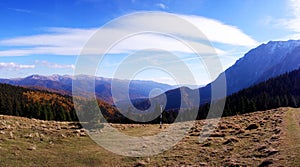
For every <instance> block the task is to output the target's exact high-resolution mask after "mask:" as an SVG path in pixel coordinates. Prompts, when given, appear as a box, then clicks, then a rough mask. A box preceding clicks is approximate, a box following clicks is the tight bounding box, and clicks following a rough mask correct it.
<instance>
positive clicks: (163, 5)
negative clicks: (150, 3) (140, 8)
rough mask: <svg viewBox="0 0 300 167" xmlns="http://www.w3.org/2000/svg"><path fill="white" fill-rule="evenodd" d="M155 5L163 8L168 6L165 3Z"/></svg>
mask: <svg viewBox="0 0 300 167" xmlns="http://www.w3.org/2000/svg"><path fill="white" fill-rule="evenodd" d="M155 5H156V6H158V7H159V8H161V9H167V6H166V5H165V4H163V3H157V4H155Z"/></svg>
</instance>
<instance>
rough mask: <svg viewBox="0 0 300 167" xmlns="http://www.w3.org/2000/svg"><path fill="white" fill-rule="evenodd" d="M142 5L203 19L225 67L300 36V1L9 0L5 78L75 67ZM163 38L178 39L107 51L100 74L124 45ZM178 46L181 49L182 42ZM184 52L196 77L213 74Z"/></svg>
mask: <svg viewBox="0 0 300 167" xmlns="http://www.w3.org/2000/svg"><path fill="white" fill-rule="evenodd" d="M139 11H162V12H168V13H172V14H176V15H178V16H179V17H181V18H184V19H186V20H187V21H189V22H191V23H192V24H195V25H196V27H198V28H199V29H200V30H201V31H202V32H203V33H204V34H205V35H206V36H207V38H208V39H209V40H210V41H211V42H212V45H213V46H214V47H215V48H216V50H217V53H218V54H219V56H220V60H221V62H222V64H223V68H224V69H226V68H228V67H229V66H231V65H232V64H233V63H234V62H235V61H236V60H237V59H238V58H240V57H242V56H243V55H244V54H245V53H246V52H247V51H248V50H249V49H251V48H253V47H256V46H257V45H259V44H261V43H266V42H268V41H270V40H289V39H300V1H299V0H287V1H282V0H264V1H261V0H244V1H240V0H228V1H219V0H186V1H182V0H153V1H145V0H106V1H104V0H77V1H71V0H64V1H61V0H52V1H46V0H45V1H40V0H26V1H23V0H1V1H0V12H1V14H0V20H1V26H0V78H16V77H24V76H27V75H31V74H41V75H51V74H61V75H63V74H73V71H74V68H75V64H76V59H77V56H78V55H79V54H80V51H81V49H82V47H83V46H84V44H85V43H86V42H87V41H88V39H89V37H91V36H92V34H93V33H94V32H95V31H96V30H97V29H98V28H100V27H101V26H103V25H104V24H105V23H107V22H109V21H111V20H112V19H116V18H118V17H120V16H123V15H126V14H130V13H133V12H139ZM123 26H124V25H123ZM126 26H127V27H129V26H132V25H130V24H128V25H126V23H125V27H126ZM141 39H143V42H144V43H143V42H142V43H141V42H140V41H141ZM157 41H161V42H163V43H164V44H165V45H168V47H171V46H173V44H172V43H171V42H170V40H169V39H167V38H164V37H158V36H143V37H140V38H136V39H129V41H127V43H126V42H125V43H124V44H120V47H119V49H116V50H118V51H117V53H115V54H110V55H107V57H105V60H104V61H103V64H101V66H99V68H101V69H100V70H99V71H101V72H99V73H98V74H97V75H101V76H104V77H113V74H114V70H115V68H116V66H117V65H118V63H120V62H121V61H122V59H123V58H124V56H126V55H128V52H126V51H124V48H126V49H129V50H130V49H131V50H135V51H137V50H138V49H141V48H142V49H143V47H142V46H140V45H143V44H144V45H146V44H147V45H150V46H151V45H152V44H153V43H157ZM175 48H177V50H176V49H175ZM172 49H173V51H178V47H176V46H175V45H174V47H173V48H172V47H171V50H172ZM179 51H180V50H179ZM180 56H181V57H183V59H184V62H185V63H187V65H188V66H189V67H190V68H191V71H192V72H193V73H195V74H198V75H197V77H196V84H199V85H203V84H206V83H208V82H210V81H211V78H209V77H208V76H207V75H206V74H205V69H204V66H203V64H201V62H197V61H195V60H194V59H187V58H186V57H189V56H192V55H191V54H190V53H187V52H184V51H183V52H180ZM135 79H146V80H155V81H159V82H165V83H170V84H174V82H173V80H172V79H171V77H169V76H168V75H167V74H162V73H159V72H154V71H151V70H148V71H145V72H144V73H141V74H138V75H137V78H135ZM186 84H195V83H190V82H188V81H187V83H186Z"/></svg>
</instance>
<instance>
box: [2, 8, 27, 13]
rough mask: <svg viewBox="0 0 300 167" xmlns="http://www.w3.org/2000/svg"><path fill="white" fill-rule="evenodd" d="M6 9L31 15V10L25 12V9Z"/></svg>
mask: <svg viewBox="0 0 300 167" xmlns="http://www.w3.org/2000/svg"><path fill="white" fill-rule="evenodd" d="M8 9H9V10H12V11H15V12H20V13H32V11H31V10H27V9H19V8H8Z"/></svg>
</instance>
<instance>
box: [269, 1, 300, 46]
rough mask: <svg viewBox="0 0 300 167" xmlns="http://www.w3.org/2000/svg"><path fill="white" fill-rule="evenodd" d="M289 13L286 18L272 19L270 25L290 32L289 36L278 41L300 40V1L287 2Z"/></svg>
mask: <svg viewBox="0 0 300 167" xmlns="http://www.w3.org/2000/svg"><path fill="white" fill-rule="evenodd" d="M287 3H288V7H289V9H290V10H289V11H290V12H289V13H287V16H286V18H279V19H278V18H277V19H276V18H275V19H274V18H273V20H271V23H272V24H273V25H275V26H278V27H282V28H284V29H286V30H289V31H291V33H290V35H288V36H285V37H283V38H282V39H280V40H287V39H299V38H300V0H288V1H287Z"/></svg>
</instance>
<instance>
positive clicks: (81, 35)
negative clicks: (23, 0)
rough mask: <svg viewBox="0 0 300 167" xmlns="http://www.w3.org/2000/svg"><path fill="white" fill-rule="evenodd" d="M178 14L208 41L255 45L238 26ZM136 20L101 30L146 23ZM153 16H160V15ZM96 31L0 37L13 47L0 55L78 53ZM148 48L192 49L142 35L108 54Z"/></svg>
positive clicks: (112, 32) (167, 39)
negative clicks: (198, 30) (197, 29)
mask: <svg viewBox="0 0 300 167" xmlns="http://www.w3.org/2000/svg"><path fill="white" fill-rule="evenodd" d="M141 15H142V14H141ZM177 16H179V17H181V18H183V19H186V20H187V21H189V22H191V23H192V24H193V25H195V26H196V27H197V28H199V29H200V30H201V31H202V32H203V33H204V34H205V35H206V36H207V38H208V39H209V40H210V41H211V42H215V43H220V44H225V45H232V46H246V47H252V46H255V45H256V44H257V42H256V41H255V40H254V39H253V38H251V37H250V36H249V35H247V34H245V33H243V32H242V31H241V30H240V29H239V28H237V27H234V26H232V25H227V24H224V23H222V22H220V21H218V20H214V19H209V18H205V17H200V16H194V15H177ZM139 19H142V17H138V18H131V19H130V20H126V21H125V22H120V24H118V26H114V27H110V28H106V29H103V31H105V32H106V34H109V35H110V36H117V35H118V34H121V33H123V32H124V31H128V29H130V28H131V27H136V28H137V29H138V28H141V29H142V28H143V27H144V26H145V25H143V24H141V23H142V22H141V21H140V20H139ZM153 19H159V16H157V18H153ZM149 25H151V20H149ZM96 31H97V29H96V28H90V29H79V28H62V27H52V28H47V29H46V31H45V33H43V34H37V35H32V36H21V37H16V38H10V39H4V40H0V46H1V45H2V46H10V47H8V48H14V49H2V50H0V56H26V55H34V54H49V55H79V54H80V52H81V49H82V48H83V47H84V45H85V44H86V42H87V41H88V40H89V39H90V38H91V37H92V35H93V34H94V33H95V32H96ZM172 31H173V32H172V33H173V34H176V33H177V34H178V35H179V36H180V37H184V39H186V40H190V42H192V43H194V44H195V45H200V47H202V48H204V49H203V50H205V47H207V46H205V45H203V44H201V43H199V42H198V41H197V40H200V41H201V39H193V38H194V34H191V33H189V32H184V33H182V30H181V29H180V27H173V28H172ZM147 48H162V49H166V50H169V51H174V52H187V53H190V52H191V50H190V49H189V48H187V47H185V46H182V43H180V42H179V41H176V40H174V39H172V38H170V37H168V36H163V35H158V34H141V35H138V36H132V38H128V39H126V40H124V41H121V42H120V43H119V44H118V45H117V46H116V47H114V48H113V49H112V52H111V53H128V52H132V51H137V50H141V49H147ZM216 50H217V53H219V54H220V53H221V54H226V51H224V50H222V49H218V48H216ZM97 51H98V52H97V53H99V51H102V52H105V51H106V48H101V46H99V48H97Z"/></svg>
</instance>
